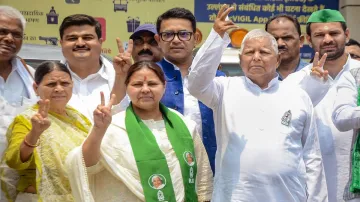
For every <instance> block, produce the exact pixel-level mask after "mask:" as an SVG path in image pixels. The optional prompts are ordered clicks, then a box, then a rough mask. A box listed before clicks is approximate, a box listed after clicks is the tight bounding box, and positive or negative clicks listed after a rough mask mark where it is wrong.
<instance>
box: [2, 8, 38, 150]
mask: <svg viewBox="0 0 360 202" xmlns="http://www.w3.org/2000/svg"><path fill="white" fill-rule="evenodd" d="M25 24H26V21H25V18H24V16H22V15H21V13H20V12H19V11H18V10H16V9H15V8H12V7H9V6H0V155H1V154H2V152H3V150H4V149H5V148H6V145H7V143H6V137H5V133H6V130H7V128H8V126H9V125H10V123H11V122H12V120H13V118H14V117H15V116H16V115H17V114H18V113H20V112H21V111H22V110H24V109H25V108H26V107H27V106H29V105H31V104H32V103H33V102H35V99H36V95H35V92H34V90H33V88H32V84H33V82H34V80H33V74H34V70H33V69H32V68H31V67H30V66H27V65H26V64H25V62H24V61H23V60H22V59H20V58H19V57H17V53H18V52H19V51H20V49H21V46H22V41H23V34H24V29H25Z"/></svg>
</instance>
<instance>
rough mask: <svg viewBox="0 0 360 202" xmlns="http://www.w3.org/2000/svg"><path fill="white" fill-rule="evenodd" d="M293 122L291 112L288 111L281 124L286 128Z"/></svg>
mask: <svg viewBox="0 0 360 202" xmlns="http://www.w3.org/2000/svg"><path fill="white" fill-rule="evenodd" d="M290 121H291V111H290V110H288V111H286V112H285V114H284V115H283V116H282V118H281V124H283V125H285V126H289V125H290Z"/></svg>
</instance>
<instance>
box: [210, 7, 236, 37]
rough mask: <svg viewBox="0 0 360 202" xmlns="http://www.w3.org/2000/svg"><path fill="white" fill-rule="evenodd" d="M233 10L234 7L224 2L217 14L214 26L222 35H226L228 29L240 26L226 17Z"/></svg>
mask: <svg viewBox="0 0 360 202" xmlns="http://www.w3.org/2000/svg"><path fill="white" fill-rule="evenodd" d="M233 10H234V7H229V6H228V5H226V4H224V5H223V6H221V8H220V10H219V12H218V14H217V16H216V19H215V22H214V26H213V28H214V30H215V31H216V32H217V33H218V34H219V35H220V36H221V37H223V36H224V34H225V32H226V31H227V30H229V29H233V28H235V29H236V28H238V26H236V25H235V23H234V22H233V21H231V20H227V19H226V17H227V16H228V15H229V13H230V12H231V11H233Z"/></svg>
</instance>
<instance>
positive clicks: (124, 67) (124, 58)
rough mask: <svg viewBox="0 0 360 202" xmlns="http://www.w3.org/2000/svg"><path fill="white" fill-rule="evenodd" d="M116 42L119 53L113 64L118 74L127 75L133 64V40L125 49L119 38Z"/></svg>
mask: <svg viewBox="0 0 360 202" xmlns="http://www.w3.org/2000/svg"><path fill="white" fill-rule="evenodd" d="M116 43H117V47H118V51H119V53H118V54H117V55H116V56H115V57H114V59H113V65H114V69H115V72H116V75H121V76H123V77H126V74H127V71H128V70H129V67H130V66H131V65H132V60H131V53H132V50H133V40H132V39H130V40H129V42H128V48H127V50H126V51H125V50H124V47H123V45H122V42H121V40H120V39H119V38H116Z"/></svg>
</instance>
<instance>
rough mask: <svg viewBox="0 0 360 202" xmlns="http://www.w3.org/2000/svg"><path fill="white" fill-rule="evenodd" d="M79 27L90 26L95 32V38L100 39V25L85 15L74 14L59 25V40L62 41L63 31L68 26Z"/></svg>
mask: <svg viewBox="0 0 360 202" xmlns="http://www.w3.org/2000/svg"><path fill="white" fill-rule="evenodd" d="M74 25H75V26H81V25H90V26H93V27H95V32H96V35H97V37H98V38H99V39H100V38H101V24H100V23H99V22H98V21H97V20H96V19H95V18H93V17H91V16H89V15H86V14H74V15H69V16H67V17H66V18H65V19H64V20H63V21H62V23H61V25H60V28H59V32H60V39H62V37H63V35H64V31H65V29H66V28H68V27H70V26H74Z"/></svg>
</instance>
